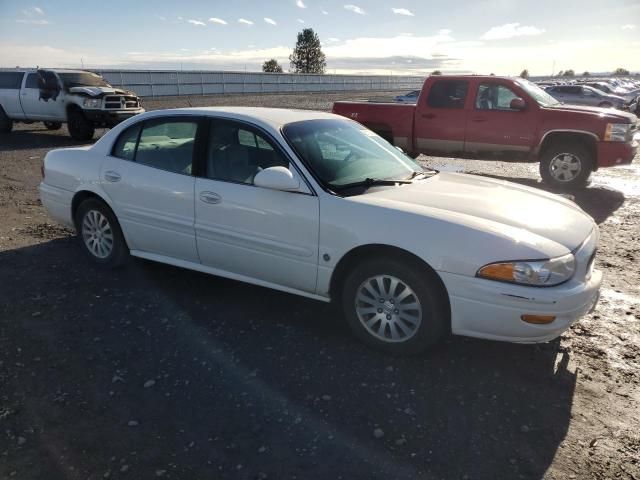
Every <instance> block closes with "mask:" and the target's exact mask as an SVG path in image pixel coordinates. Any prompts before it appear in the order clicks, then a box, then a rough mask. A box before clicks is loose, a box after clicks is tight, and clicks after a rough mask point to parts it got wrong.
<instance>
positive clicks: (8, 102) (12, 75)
mask: <svg viewBox="0 0 640 480" xmlns="http://www.w3.org/2000/svg"><path fill="white" fill-rule="evenodd" d="M23 77H24V72H0V106H2V108H3V110H4V111H5V113H6V114H7V115H8V116H9V117H10V118H12V119H14V120H20V119H23V118H24V113H23V112H22V107H21V106H20V87H22V79H23Z"/></svg>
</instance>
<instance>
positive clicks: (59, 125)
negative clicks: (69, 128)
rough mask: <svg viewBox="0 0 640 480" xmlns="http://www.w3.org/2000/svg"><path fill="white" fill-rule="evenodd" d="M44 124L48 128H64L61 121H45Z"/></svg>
mask: <svg viewBox="0 0 640 480" xmlns="http://www.w3.org/2000/svg"><path fill="white" fill-rule="evenodd" d="M44 126H45V127H46V128H47V130H60V129H61V128H62V123H61V122H44Z"/></svg>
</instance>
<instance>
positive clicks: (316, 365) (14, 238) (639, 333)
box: [0, 93, 640, 480]
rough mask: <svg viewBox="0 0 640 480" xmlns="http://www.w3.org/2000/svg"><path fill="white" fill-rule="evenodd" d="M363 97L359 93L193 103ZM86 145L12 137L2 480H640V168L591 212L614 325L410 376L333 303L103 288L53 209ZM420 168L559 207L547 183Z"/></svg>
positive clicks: (484, 345)
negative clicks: (70, 153) (545, 192)
mask: <svg viewBox="0 0 640 480" xmlns="http://www.w3.org/2000/svg"><path fill="white" fill-rule="evenodd" d="M389 95H390V94H389V93H387V94H379V95H376V97H377V98H385V97H388V96H389ZM370 97H371V95H366V96H360V98H370ZM342 98H358V95H354V94H308V95H261V96H219V97H209V98H202V97H193V98H191V104H192V105H194V106H196V105H261V106H278V107H298V108H313V109H325V110H326V109H329V108H330V107H331V103H332V102H333V101H334V100H337V99H342ZM188 103H189V102H188V101H186V100H185V99H165V100H162V101H160V100H154V101H151V100H147V101H145V106H146V108H148V109H156V108H165V107H176V106H187V105H188ZM72 145H74V142H73V141H71V140H70V139H69V138H68V137H67V135H66V129H62V130H60V131H59V132H48V131H46V130H45V129H44V128H43V127H41V126H40V125H37V124H34V125H24V126H18V127H17V128H16V130H15V131H14V132H13V133H12V134H10V135H0V219H1V221H0V266H1V267H0V478H2V479H4V478H17V479H47V480H55V479H83V480H85V479H101V478H113V479H120V478H132V479H147V478H172V479H205V478H206V479H211V478H216V479H217V478H228V479H267V478H269V479H285V478H286V479H294V478H298V479H316V478H317V479H327V478H344V479H360V478H362V479H372V478H380V479H396V478H425V479H432V478H433V479H497V478H505V479H519V478H522V479H538V478H547V479H565V478H579V479H583V478H585V479H614V478H621V479H636V480H638V479H640V421H639V419H638V415H637V411H638V406H639V401H640V388H639V381H640V375H639V367H640V329H639V323H640V322H639V321H640V271H639V268H638V260H639V259H640V243H639V240H640V159H638V158H636V161H635V163H634V164H633V165H631V166H626V167H619V168H615V169H605V170H601V171H599V172H597V173H596V174H595V175H594V176H593V182H592V184H591V186H590V187H589V188H587V189H586V190H584V191H582V192H580V193H579V194H577V195H576V201H577V203H578V204H579V205H580V206H581V207H582V208H584V209H585V210H586V211H587V212H588V213H589V214H591V215H592V216H593V217H594V218H595V219H596V221H597V222H598V223H599V225H600V229H601V234H602V236H601V243H600V249H599V254H598V257H597V267H598V268H600V269H602V270H603V271H604V272H605V280H604V286H603V287H604V288H603V291H602V298H601V300H600V303H599V305H598V307H597V309H596V311H595V312H594V313H593V314H591V315H589V316H587V317H585V318H584V319H583V320H581V321H580V322H579V323H577V324H576V325H575V326H574V327H573V328H572V329H571V330H570V331H568V332H567V333H566V334H565V335H563V336H562V337H561V338H560V339H558V340H556V341H553V342H550V343H547V344H541V345H511V344H504V343H494V342H488V341H479V340H472V339H465V338H457V337H454V338H450V339H448V340H447V341H446V342H444V343H443V344H442V345H440V346H439V347H438V348H436V349H435V350H433V351H431V352H429V353H428V354H425V355H423V356H420V357H417V358H393V357H387V356H384V355H382V354H380V353H378V352H374V351H370V350H368V349H367V348H365V347H363V346H362V345H361V344H359V343H358V342H357V341H356V340H354V339H353V338H352V337H351V335H350V334H349V332H348V329H347V327H346V325H344V323H343V322H342V320H341V319H340V315H339V314H338V313H337V312H336V311H334V310H333V309H332V307H331V306H329V305H324V304H321V303H317V302H313V301H310V300H306V299H302V298H299V297H294V296H291V295H287V294H284V293H279V292H275V291H271V290H267V289H263V288H259V287H254V286H249V285H244V284H241V283H237V282H233V281H229V280H224V279H220V278H216V277H211V276H207V275H203V274H199V273H195V272H189V271H184V270H180V269H177V268H173V267H169V266H164V265H160V264H154V263H151V262H146V261H133V262H131V263H130V264H129V265H128V266H126V267H125V268H123V269H120V270H117V271H113V272H105V271H103V270H100V269H97V268H96V267H94V266H93V265H92V264H91V263H90V262H89V261H88V260H87V259H86V258H85V257H84V256H82V255H81V252H80V249H79V247H78V246H77V244H76V241H75V240H74V239H73V238H72V232H70V231H68V230H66V229H64V228H61V227H60V226H57V225H54V224H52V222H51V220H50V219H49V218H48V217H47V215H46V213H45V211H44V209H43V208H42V206H41V205H40V202H39V200H38V194H37V190H36V187H37V184H38V182H39V181H40V164H41V162H42V158H43V156H44V155H45V154H46V153H47V151H49V150H51V149H53V148H59V147H66V146H72ZM420 160H421V161H422V162H424V163H425V164H427V165H429V166H432V167H435V168H440V169H454V170H460V171H467V172H471V173H476V174H480V175H489V176H493V177H498V178H503V179H507V180H511V181H515V182H519V183H523V184H526V185H533V186H536V187H540V185H539V183H538V181H537V165H533V164H513V163H506V162H484V161H465V160H457V159H442V158H427V157H421V158H420Z"/></svg>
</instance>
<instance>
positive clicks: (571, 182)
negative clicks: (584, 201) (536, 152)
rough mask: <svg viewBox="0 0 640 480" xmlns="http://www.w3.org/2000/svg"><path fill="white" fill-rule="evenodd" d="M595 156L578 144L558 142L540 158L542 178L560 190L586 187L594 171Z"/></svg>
mask: <svg viewBox="0 0 640 480" xmlns="http://www.w3.org/2000/svg"><path fill="white" fill-rule="evenodd" d="M593 164H594V160H593V155H592V154H591V152H590V151H589V149H588V148H587V147H586V146H584V145H582V144H580V143H577V142H556V143H553V144H552V145H550V146H549V147H548V148H546V149H545V150H544V152H543V154H542V156H541V157H540V176H541V177H542V180H543V181H544V182H545V183H546V184H547V185H549V186H551V187H553V188H555V189H558V190H571V189H576V188H582V187H584V186H585V185H586V184H587V182H588V181H589V176H590V175H591V172H592V171H593Z"/></svg>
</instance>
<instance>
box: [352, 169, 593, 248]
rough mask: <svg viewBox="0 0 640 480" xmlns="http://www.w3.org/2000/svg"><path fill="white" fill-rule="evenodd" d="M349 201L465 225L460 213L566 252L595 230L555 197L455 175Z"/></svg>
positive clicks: (578, 212)
mask: <svg viewBox="0 0 640 480" xmlns="http://www.w3.org/2000/svg"><path fill="white" fill-rule="evenodd" d="M351 198H352V199H354V200H355V199H357V201H359V202H363V203H369V204H375V205H378V206H383V207H389V208H394V209H399V210H403V211H407V212H412V213H417V214H421V215H427V216H430V215H435V216H438V217H439V218H441V219H448V220H451V221H454V222H455V221H461V222H464V217H461V215H463V216H471V217H474V219H475V220H480V221H481V224H482V223H484V222H486V223H487V224H488V223H489V222H493V223H492V225H491V229H492V230H495V228H496V225H497V226H498V228H500V226H501V225H502V226H505V227H509V228H508V230H510V231H511V229H512V228H517V229H522V230H525V231H527V232H531V233H534V234H535V235H538V236H541V237H543V238H546V239H548V240H551V241H553V242H556V243H559V244H560V245H562V246H564V247H566V248H567V249H568V250H574V249H575V248H577V247H578V246H580V245H581V244H582V242H583V241H584V240H585V238H587V236H588V235H589V234H590V233H591V231H592V230H593V228H594V222H593V219H592V218H591V217H590V216H589V215H587V214H586V213H585V212H584V211H583V210H582V209H581V208H580V207H578V206H577V205H576V204H575V203H573V202H572V201H570V200H568V199H566V198H563V197H561V196H559V195H554V194H551V193H548V192H544V191H542V190H539V189H536V188H531V187H525V186H522V185H518V184H514V183H510V182H505V181H500V180H494V179H490V178H486V177H479V176H476V175H466V174H460V173H448V172H447V173H444V172H443V173H439V174H438V175H435V176H433V177H431V178H428V179H425V180H418V181H416V182H414V183H412V184H406V185H399V186H397V187H391V188H374V189H370V190H369V193H367V194H364V195H359V196H357V197H351ZM434 209H435V210H434ZM474 223H476V224H477V222H474ZM487 228H488V229H489V227H487ZM425 241H428V240H427V239H425Z"/></svg>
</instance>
